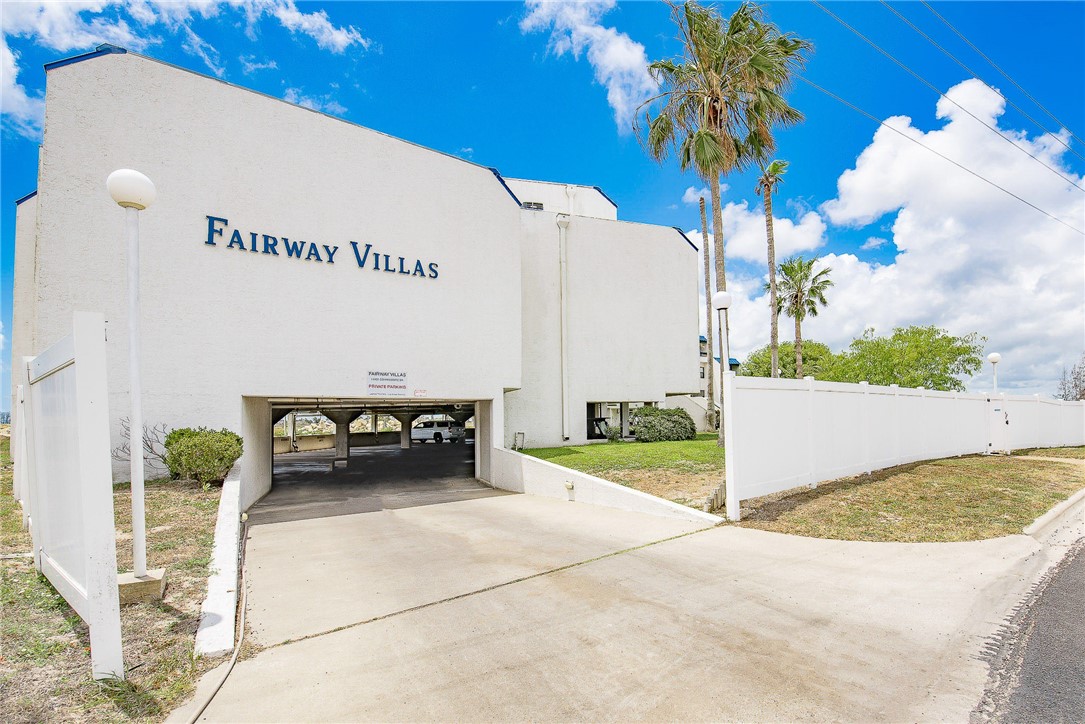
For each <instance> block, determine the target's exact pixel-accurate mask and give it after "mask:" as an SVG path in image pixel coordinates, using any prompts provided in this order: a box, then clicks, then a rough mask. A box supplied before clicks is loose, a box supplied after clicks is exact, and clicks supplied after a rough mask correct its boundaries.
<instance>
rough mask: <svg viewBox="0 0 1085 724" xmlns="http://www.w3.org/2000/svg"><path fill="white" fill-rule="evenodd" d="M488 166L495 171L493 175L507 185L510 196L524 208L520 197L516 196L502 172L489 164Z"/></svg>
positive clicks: (503, 184)
mask: <svg viewBox="0 0 1085 724" xmlns="http://www.w3.org/2000/svg"><path fill="white" fill-rule="evenodd" d="M488 168H489V169H490V171H491V172H492V173H493V175H494V176H495V177H496V178H497V180H498V181H500V182H501V185H502V186H504V187H505V190H506V191H508V192H509V196H511V197H512V200H513V201H515V202H516V205H517V206H519V207H520V208H523V206H524V205H523V204H521V203H520V199H518V198H516V194H514V193H513V192H512V189H510V188H509V185H508V184H507V183H505V178H504V177H503V176H502V175H501V172H500V171H498V170H497V169H496V168H494V167H493V166H489V167H488Z"/></svg>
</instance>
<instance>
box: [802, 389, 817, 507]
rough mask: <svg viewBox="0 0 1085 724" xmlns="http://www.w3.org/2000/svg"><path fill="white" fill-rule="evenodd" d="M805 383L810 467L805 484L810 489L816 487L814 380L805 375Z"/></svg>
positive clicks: (807, 443)
mask: <svg viewBox="0 0 1085 724" xmlns="http://www.w3.org/2000/svg"><path fill="white" fill-rule="evenodd" d="M802 379H803V382H805V383H806V431H807V432H806V452H807V457H806V459H807V461H808V462H809V466H810V473H809V478H808V479H807V481H806V484H807V485H808V486H809V487H811V488H816V487H817V486H818V466H817V450H816V447H817V446H816V445H815V444H814V427H815V426H814V378H813V377H811V376H810V375H807V376H805V377H803V378H802Z"/></svg>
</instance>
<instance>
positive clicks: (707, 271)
mask: <svg viewBox="0 0 1085 724" xmlns="http://www.w3.org/2000/svg"><path fill="white" fill-rule="evenodd" d="M698 200H699V201H700V204H699V205H700V207H701V239H702V240H703V242H704V243H703V244H702V246H701V250H702V251H703V252H704V297H705V300H704V306H705V341H706V342H707V343H708V360H707V361H708V369H707V370H706V373H707V374H708V404H706V405H705V410H706V415H705V422H706V423H707V429H709V430H715V429H716V365H715V364H714V363H715V361H716V360H715V359H714V358H713V352H712V350H713V346H712V260H711V259H710V258H709V257H710V255H709V252H708V215H707V214H706V213H705V208H704V196H702V197H700V199H698Z"/></svg>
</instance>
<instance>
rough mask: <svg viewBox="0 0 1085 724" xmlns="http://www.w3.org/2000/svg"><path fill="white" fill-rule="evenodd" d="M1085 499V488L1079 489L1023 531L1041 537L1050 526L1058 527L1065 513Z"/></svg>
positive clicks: (1034, 536)
mask: <svg viewBox="0 0 1085 724" xmlns="http://www.w3.org/2000/svg"><path fill="white" fill-rule="evenodd" d="M1083 499H1085V488H1082V489H1081V490H1079V491H1077V492H1076V493H1074V494H1073V495H1071V496H1070V497H1069V498H1067V499H1066V500H1064V501H1062V502H1061V503H1059V504H1058V505H1056V506H1055V507H1054V508H1052V509H1051V510H1049V511H1047V512H1046V513H1044V514H1043V515H1041V516H1040V517H1039V518H1037V519H1036V520H1034V521H1032V523H1031V524H1029V525H1028V526H1027V527H1026V528H1025V529H1024V530H1023V531H1022V532H1023V533H1024V534H1025V535H1028V536H1032V537H1033V538H1037V539H1039V538H1041V537H1042V535H1043V533H1045V532H1047V530H1048V529H1049V528H1053V527H1056V526H1057V525H1058V524H1060V523H1061V522H1063V521H1062V517H1063V515H1064V514H1065V513H1066V512H1067V511H1069V510H1070V509H1071V508H1073V507H1074V506H1075V505H1076V504H1077V503H1079V502H1080V501H1081V500H1083Z"/></svg>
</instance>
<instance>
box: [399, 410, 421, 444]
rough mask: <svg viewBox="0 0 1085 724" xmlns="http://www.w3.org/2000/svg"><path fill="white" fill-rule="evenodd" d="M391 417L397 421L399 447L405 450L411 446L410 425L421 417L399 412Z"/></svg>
mask: <svg viewBox="0 0 1085 724" xmlns="http://www.w3.org/2000/svg"><path fill="white" fill-rule="evenodd" d="M392 417H394V418H396V419H397V420H399V446H400V447H401V448H403V449H404V450H406V449H408V448H410V446H411V425H413V424H414V421H415V420H417V419H418V418H419V417H421V415H416V414H414V413H409V412H408V413H403V412H400V413H397V414H395V415H392Z"/></svg>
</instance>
